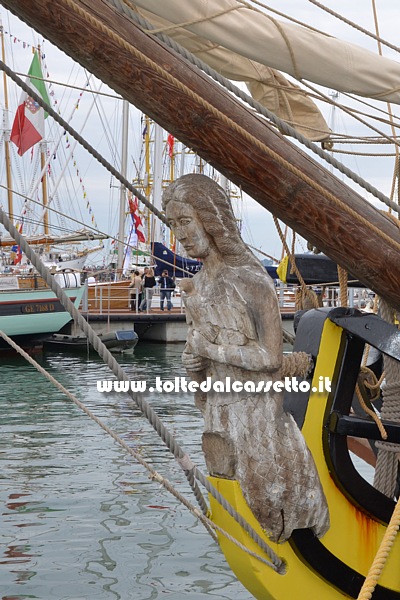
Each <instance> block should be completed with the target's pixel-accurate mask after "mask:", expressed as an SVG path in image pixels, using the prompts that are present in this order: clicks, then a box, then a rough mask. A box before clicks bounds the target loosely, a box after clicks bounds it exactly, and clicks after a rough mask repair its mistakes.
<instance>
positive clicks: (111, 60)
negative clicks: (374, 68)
mask: <svg viewBox="0 0 400 600" xmlns="http://www.w3.org/2000/svg"><path fill="white" fill-rule="evenodd" d="M0 2H1V4H2V5H3V6H4V7H6V8H8V9H9V10H10V11H11V12H13V13H14V14H16V15H17V16H19V17H20V18H21V19H23V20H24V21H26V22H27V23H28V24H29V25H30V26H32V27H34V28H35V29H37V30H38V31H39V32H40V33H41V34H42V35H43V36H44V37H45V38H47V39H48V40H50V41H51V42H52V43H53V44H55V45H56V46H58V47H60V48H61V49H62V50H63V51H64V52H66V53H67V54H68V55H69V56H71V57H72V58H73V59H74V60H76V61H77V62H79V63H80V64H81V65H83V66H84V67H86V68H87V69H88V70H89V71H91V72H92V73H93V74H94V75H96V76H97V77H98V78H99V79H101V80H102V81H104V82H105V83H107V84H108V85H109V86H110V87H111V88H113V89H114V90H115V91H116V92H118V93H119V94H121V95H122V96H123V97H124V98H125V99H127V100H129V102H131V103H132V104H134V105H135V106H137V107H138V108H139V109H140V110H142V111H143V112H145V113H146V114H147V115H149V116H150V117H151V118H152V119H154V120H155V121H156V122H158V123H159V124H160V125H161V126H162V127H164V128H165V129H166V130H168V131H169V132H171V133H172V134H173V135H174V136H176V137H177V138H178V139H179V140H181V141H182V142H183V143H184V144H186V145H187V146H189V147H190V148H193V149H194V150H196V151H197V152H198V153H199V154H200V155H201V156H202V157H203V158H204V159H205V160H207V161H208V162H210V163H211V164H212V165H213V166H214V167H216V168H217V169H218V170H219V171H220V172H221V173H222V174H223V175H225V176H226V177H228V178H229V179H230V180H232V181H233V182H234V183H235V184H237V185H239V186H241V187H242V189H243V190H244V191H245V192H246V193H247V194H249V195H250V196H252V197H253V198H254V199H255V200H256V201H257V202H259V204H261V205H262V206H264V207H265V208H267V209H268V210H270V211H271V212H272V213H274V214H275V215H276V216H277V217H278V218H279V219H281V220H282V221H284V222H285V223H286V224H287V225H289V226H290V227H293V228H294V229H295V230H296V231H297V232H298V233H299V234H300V235H302V236H303V237H305V238H306V239H307V240H309V241H310V242H311V243H312V244H314V245H315V246H316V247H317V248H319V249H320V250H321V251H323V252H324V253H325V254H327V255H328V256H329V257H330V258H332V259H333V260H334V261H336V262H337V263H338V264H340V265H341V266H342V267H344V268H346V269H347V270H348V271H350V272H351V273H352V274H353V275H354V276H356V277H358V278H359V279H360V280H361V281H362V282H363V283H364V284H365V285H367V286H368V287H370V288H372V289H373V290H374V291H376V292H377V293H378V294H379V295H381V296H382V297H384V298H385V299H386V300H387V301H388V302H389V303H391V304H392V305H393V306H394V307H395V308H396V309H398V310H400V286H399V284H398V282H399V281H400V249H399V247H396V246H395V245H393V244H391V243H390V242H388V241H387V240H385V239H383V238H382V236H381V235H379V233H378V232H377V231H376V230H374V229H373V228H370V227H368V228H367V227H366V226H365V225H364V226H363V225H362V224H361V223H360V222H359V221H358V220H357V219H356V218H355V217H353V216H352V215H351V214H349V213H348V212H347V211H346V210H345V209H343V208H341V207H340V206H338V205H337V204H336V203H335V202H333V201H332V199H328V198H327V197H326V196H325V195H323V194H321V193H320V191H318V190H316V189H315V188H314V187H313V186H312V185H310V184H309V183H307V182H305V181H304V180H303V179H302V178H301V177H300V176H299V175H297V174H295V173H293V172H292V171H290V170H288V169H287V168H286V167H285V165H283V164H281V162H280V161H279V160H278V159H276V158H275V157H271V156H270V155H269V154H268V153H267V151H266V150H265V149H263V148H262V147H261V148H260V146H259V144H257V143H255V142H254V140H251V139H249V137H248V134H251V136H253V138H254V139H256V140H258V141H259V142H261V143H262V144H263V145H265V146H266V147H267V148H269V149H271V150H273V151H274V152H276V153H277V154H278V155H279V156H281V157H284V159H285V160H286V161H288V163H289V164H291V165H294V166H295V167H297V168H298V169H299V171H300V172H301V173H304V174H305V175H306V176H308V177H309V178H310V179H311V180H313V181H315V182H317V183H318V184H320V185H321V186H323V188H324V189H326V190H327V191H328V192H330V193H331V194H333V195H334V196H335V197H336V198H338V199H339V200H340V201H341V202H343V203H345V204H346V205H347V206H348V207H349V208H351V209H352V210H353V211H355V213H357V214H359V215H362V216H363V217H364V218H365V219H366V220H367V221H368V222H369V223H371V224H373V225H374V226H375V227H376V228H377V229H378V230H380V231H381V232H383V233H384V234H386V235H388V236H389V237H390V238H393V239H395V240H397V241H400V235H399V229H398V228H397V227H396V225H395V224H394V223H393V222H392V221H391V219H389V218H387V217H385V216H384V215H383V214H382V213H381V212H380V211H378V210H377V209H375V208H374V207H373V206H372V205H370V204H368V203H367V202H365V200H364V199H363V198H362V197H361V196H359V195H358V194H357V193H356V192H355V191H353V190H352V189H351V188H349V187H348V186H346V185H345V184H343V183H342V182H341V181H339V180H338V179H337V178H336V177H334V176H333V175H332V174H331V173H330V172H328V171H327V170H326V169H324V168H323V167H321V166H320V165H319V164H318V163H316V162H315V161H314V160H312V159H311V158H310V157H309V156H307V155H306V154H305V153H304V152H302V151H300V150H299V149H298V148H296V147H295V146H294V145H293V144H292V143H291V142H290V141H289V140H287V139H285V138H284V137H283V136H282V135H280V134H279V133H278V132H277V131H276V130H275V129H273V128H272V127H270V126H269V125H268V124H267V123H266V122H265V121H264V120H263V119H261V118H259V117H257V116H256V115H254V114H253V113H252V112H251V111H250V110H249V109H247V108H246V107H245V106H243V105H242V104H241V103H240V102H239V101H237V100H236V99H235V98H233V97H232V96H231V95H230V94H228V93H227V92H226V91H225V90H224V89H223V88H221V86H219V85H217V84H216V83H214V82H213V81H210V80H209V78H207V77H206V76H205V75H203V74H202V73H200V72H198V71H197V69H195V67H192V66H191V65H189V64H188V63H186V61H184V60H183V59H181V58H180V57H178V56H176V54H175V53H174V52H173V51H172V50H169V49H167V48H165V47H164V46H163V45H162V44H161V43H160V42H158V41H157V40H155V39H153V38H151V37H150V36H148V35H147V34H145V33H143V32H142V31H141V30H140V29H139V28H138V27H137V26H136V25H135V24H134V23H132V22H130V21H129V20H128V19H127V18H126V17H124V16H122V15H120V14H119V13H118V12H117V11H116V10H115V9H113V8H112V7H110V6H109V5H108V4H107V3H106V2H105V1H103V0H76V2H72V0H58V2H54V1H53V0H35V2H32V0H0ZM73 5H75V6H78V7H80V8H81V9H84V10H85V11H86V12H87V15H91V16H94V17H96V19H98V20H100V21H101V23H103V24H104V25H106V26H108V27H109V28H110V29H112V31H113V32H115V33H117V34H118V35H119V36H120V37H121V38H122V39H124V40H127V41H129V44H130V45H131V47H132V48H135V49H137V50H139V51H140V53H142V54H143V55H145V56H146V57H148V58H149V59H150V60H151V62H149V61H148V60H144V58H143V56H138V55H135V54H134V53H132V52H131V51H130V50H129V48H128V49H127V48H126V47H124V46H123V44H121V43H119V42H118V40H116V39H115V38H114V37H111V36H109V35H107V32H105V31H104V30H102V29H101V28H100V27H99V25H98V24H96V23H95V22H93V21H90V20H89V19H87V18H86V17H85V16H84V15H81V14H78V13H77V12H76V11H75V10H74V8H73ZM157 66H160V67H162V68H163V69H165V71H167V72H168V73H170V74H171V75H173V76H174V77H175V78H176V79H177V80H178V81H180V82H182V83H183V84H184V85H185V86H187V88H189V89H190V90H192V91H194V92H195V93H196V94H197V95H198V96H199V97H201V98H203V99H204V100H205V101H206V102H207V103H209V104H210V105H212V106H213V107H214V109H217V110H218V111H219V114H216V112H215V110H212V109H211V108H209V106H208V105H205V104H204V102H202V101H200V100H199V99H198V97H197V96H194V95H193V94H190V93H189V92H187V91H185V90H184V89H183V88H182V87H181V86H180V85H179V84H177V83H175V82H174V81H173V80H171V79H169V78H166V76H165V74H163V73H160V71H159V70H158V69H157ZM223 115H225V116H226V117H229V119H231V120H232V124H230V123H228V122H227V121H226V119H223ZM235 124H237V125H239V126H240V127H241V129H237V127H235ZM246 132H247V134H246Z"/></svg>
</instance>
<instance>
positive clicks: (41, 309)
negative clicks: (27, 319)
mask: <svg viewBox="0 0 400 600" xmlns="http://www.w3.org/2000/svg"><path fill="white" fill-rule="evenodd" d="M21 311H22V313H23V314H36V313H50V312H56V305H55V304H54V303H53V302H35V303H34V304H26V305H23V306H22V307H21Z"/></svg>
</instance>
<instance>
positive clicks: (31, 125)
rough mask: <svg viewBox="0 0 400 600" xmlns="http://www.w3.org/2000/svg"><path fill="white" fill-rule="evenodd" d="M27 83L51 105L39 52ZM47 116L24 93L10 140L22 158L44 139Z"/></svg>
mask: <svg viewBox="0 0 400 600" xmlns="http://www.w3.org/2000/svg"><path fill="white" fill-rule="evenodd" d="M31 77H32V78H31ZM36 77H37V78H38V79H36ZM25 83H26V84H27V85H28V86H29V87H30V88H31V89H32V90H33V91H34V92H36V93H37V94H39V95H40V96H41V97H42V99H43V100H44V101H45V102H47V103H48V104H50V101H49V97H48V95H47V90H46V85H45V83H44V81H43V74H42V69H41V68H40V62H39V56H38V54H37V52H35V54H34V55H33V60H32V63H31V66H30V68H29V71H28V77H27V79H26V82H25ZM47 116H48V115H47V113H45V112H44V110H43V108H41V107H40V106H39V104H38V103H37V102H35V101H34V100H33V98H31V97H30V96H29V95H28V94H27V93H26V92H23V93H22V95H21V99H20V103H19V106H18V109H17V113H16V115H15V119H14V123H13V126H12V129H11V135H10V140H11V141H12V142H14V144H15V145H16V146H17V147H18V154H19V155H20V156H22V155H23V154H24V153H25V152H26V151H27V150H29V148H32V146H34V145H35V144H37V143H38V142H40V140H41V139H43V137H44V120H45V118H46V117H47Z"/></svg>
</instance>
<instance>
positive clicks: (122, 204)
mask: <svg viewBox="0 0 400 600" xmlns="http://www.w3.org/2000/svg"><path fill="white" fill-rule="evenodd" d="M128 126H129V102H127V101H126V100H124V101H123V103H122V148H121V175H123V177H125V179H126V175H127V164H128ZM125 209H126V189H125V187H124V186H123V185H122V184H121V188H120V197H119V227H118V260H117V272H118V273H122V267H123V264H124V256H125V245H124V235H125Z"/></svg>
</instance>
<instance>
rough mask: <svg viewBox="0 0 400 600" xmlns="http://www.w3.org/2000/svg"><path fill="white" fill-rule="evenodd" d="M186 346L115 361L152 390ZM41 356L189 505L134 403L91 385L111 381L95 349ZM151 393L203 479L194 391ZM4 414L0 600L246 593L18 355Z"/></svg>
mask: <svg viewBox="0 0 400 600" xmlns="http://www.w3.org/2000/svg"><path fill="white" fill-rule="evenodd" d="M182 349H183V345H180V344H178V345H175V344H170V345H159V344H149V343H147V344H146V343H144V342H140V343H139V345H138V346H137V347H136V348H135V351H134V355H133V356H123V357H120V358H118V360H119V362H120V364H121V365H122V366H123V368H124V369H125V370H126V372H127V373H128V374H129V376H130V378H131V379H132V380H136V379H138V380H139V379H140V380H146V381H147V383H148V386H154V384H155V381H156V377H157V376H158V377H160V378H161V380H162V381H164V382H165V381H167V380H168V381H171V380H172V379H173V378H174V377H184V376H185V375H186V373H185V371H184V369H183V366H182V363H181V353H182ZM36 359H37V361H38V362H39V363H40V364H41V365H42V366H43V367H44V368H45V369H46V370H47V371H48V372H49V373H51V374H52V375H53V376H54V377H55V378H57V379H58V381H60V383H62V384H63V385H64V386H65V387H66V388H67V389H68V390H70V391H71V392H73V393H74V394H75V395H76V396H77V398H78V399H79V400H80V401H81V402H83V403H84V404H85V406H86V407H87V408H88V409H90V410H91V411H92V412H93V413H94V414H95V415H96V416H97V417H98V418H99V419H101V420H102V421H103V422H104V423H105V424H106V425H107V426H108V427H110V428H111V429H112V430H113V431H114V432H115V433H117V434H118V435H119V436H120V437H121V438H122V439H123V440H124V442H126V443H127V444H128V445H129V446H130V447H131V448H133V449H134V450H135V451H136V452H138V453H140V455H141V457H142V458H143V459H144V460H146V461H147V462H149V463H151V465H152V467H153V468H154V469H156V470H157V471H158V472H159V473H160V474H161V475H163V476H164V477H166V478H167V479H168V480H169V481H170V482H171V483H172V484H173V485H174V486H175V487H176V488H177V489H178V491H180V492H181V493H184V494H185V496H186V497H187V498H188V499H190V501H191V502H192V503H193V504H194V505H196V501H195V499H194V496H193V494H192V492H191V490H190V488H189V486H188V484H187V482H186V479H185V477H184V475H183V473H182V471H181V469H180V467H179V466H178V465H177V463H176V461H175V460H174V458H173V457H172V455H171V454H170V452H169V450H168V449H167V448H166V447H165V446H164V445H163V443H162V442H161V441H160V439H159V437H158V435H157V434H156V433H155V432H154V430H153V429H152V427H151V426H150V425H149V424H148V423H147V421H146V420H145V419H144V417H142V416H141V414H140V412H139V411H138V409H137V408H136V407H135V406H134V405H133V404H132V402H131V400H130V398H129V397H128V396H127V395H126V394H124V393H118V392H114V391H113V392H109V393H101V392H99V391H98V390H97V381H104V380H113V379H114V378H113V376H112V375H111V372H110V371H109V369H108V367H106V366H105V365H104V364H103V362H102V361H101V360H100V359H99V358H98V357H97V356H96V355H95V354H90V357H88V356H86V355H85V354H82V355H73V354H66V353H63V354H62V353H56V352H51V353H48V352H45V353H43V354H40V355H38V356H37V357H36ZM146 398H147V400H148V401H149V402H150V403H151V405H152V406H153V408H154V409H155V410H156V412H157V413H158V415H159V416H160V418H161V419H162V421H163V422H164V424H165V425H166V426H167V427H168V429H169V430H170V431H171V433H172V434H173V435H174V436H175V437H176V439H177V440H178V442H179V443H180V444H181V446H182V447H183V448H184V449H185V450H186V451H187V452H188V454H189V455H190V457H191V458H192V460H193V461H194V462H195V463H196V464H197V465H198V466H199V467H200V468H201V469H203V471H204V472H205V467H204V461H203V456H202V453H201V433H202V429H203V422H202V418H201V415H200V413H199V411H198V410H197V409H196V408H195V406H194V402H193V396H192V394H190V393H189V392H187V393H185V392H180V393H179V394H177V393H174V392H171V393H165V392H164V393H158V392H157V390H155V391H153V392H152V393H151V392H146ZM0 407H1V411H0V426H1V436H0V504H1V529H0V540H1V551H0V598H1V600H23V599H24V600H25V599H28V598H33V599H40V600H92V599H93V600H114V599H115V600H119V599H121V600H153V599H161V598H174V599H176V600H180V599H185V598H190V600H209V599H214V600H250V599H251V598H252V596H250V594H249V593H248V592H247V591H246V590H245V589H244V587H243V586H242V585H241V584H240V583H239V582H238V581H237V580H236V579H235V576H234V575H233V573H232V572H231V571H230V569H229V567H228V565H227V564H226V562H225V559H224V557H223V555H222V553H221V552H220V550H219V548H218V546H217V544H216V543H215V542H214V541H213V540H212V538H211V537H210V536H209V534H208V533H207V532H206V530H205V529H204V527H203V525H201V524H200V523H199V522H198V521H197V520H196V519H195V517H194V516H192V514H191V513H190V512H189V511H188V510H187V509H186V508H184V507H183V506H182V505H181V504H180V503H179V502H178V500H176V499H175V498H174V497H173V496H172V495H170V494H169V493H168V492H167V491H166V490H165V489H164V488H163V487H160V485H159V484H157V483H155V482H153V481H152V480H150V479H149V476H148V472H147V471H146V470H145V469H144V468H143V466H141V465H140V464H139V463H137V462H136V461H135V459H134V458H133V457H132V456H130V455H129V453H127V451H126V450H124V449H123V448H122V447H121V446H119V445H117V444H116V443H115V442H114V441H113V439H112V438H111V437H110V436H109V435H108V434H106V433H105V432H104V431H103V430H102V429H101V428H100V427H99V425H98V424H96V423H95V422H94V421H93V420H91V419H90V418H89V417H88V416H86V415H85V413H83V412H82V411H81V410H80V409H79V408H78V407H77V406H76V405H75V404H73V403H72V402H71V400H69V399H67V398H66V397H65V396H64V395H63V394H62V393H61V392H60V391H58V390H57V389H56V388H55V387H54V386H53V385H52V384H51V383H50V382H48V381H47V380H46V379H44V377H43V375H41V374H40V373H38V372H37V371H36V369H35V368H34V367H33V366H31V365H29V364H27V363H26V362H25V361H24V360H23V359H22V358H18V357H17V358H16V357H12V358H11V357H10V358H7V359H5V358H2V361H1V364H0ZM359 462H361V461H359ZM358 466H360V465H358ZM362 469H366V472H365V473H364V476H365V477H366V478H370V476H371V474H370V473H369V472H368V467H366V465H365V464H364V463H362V464H361V466H360V470H362ZM288 600H289V599H288Z"/></svg>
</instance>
